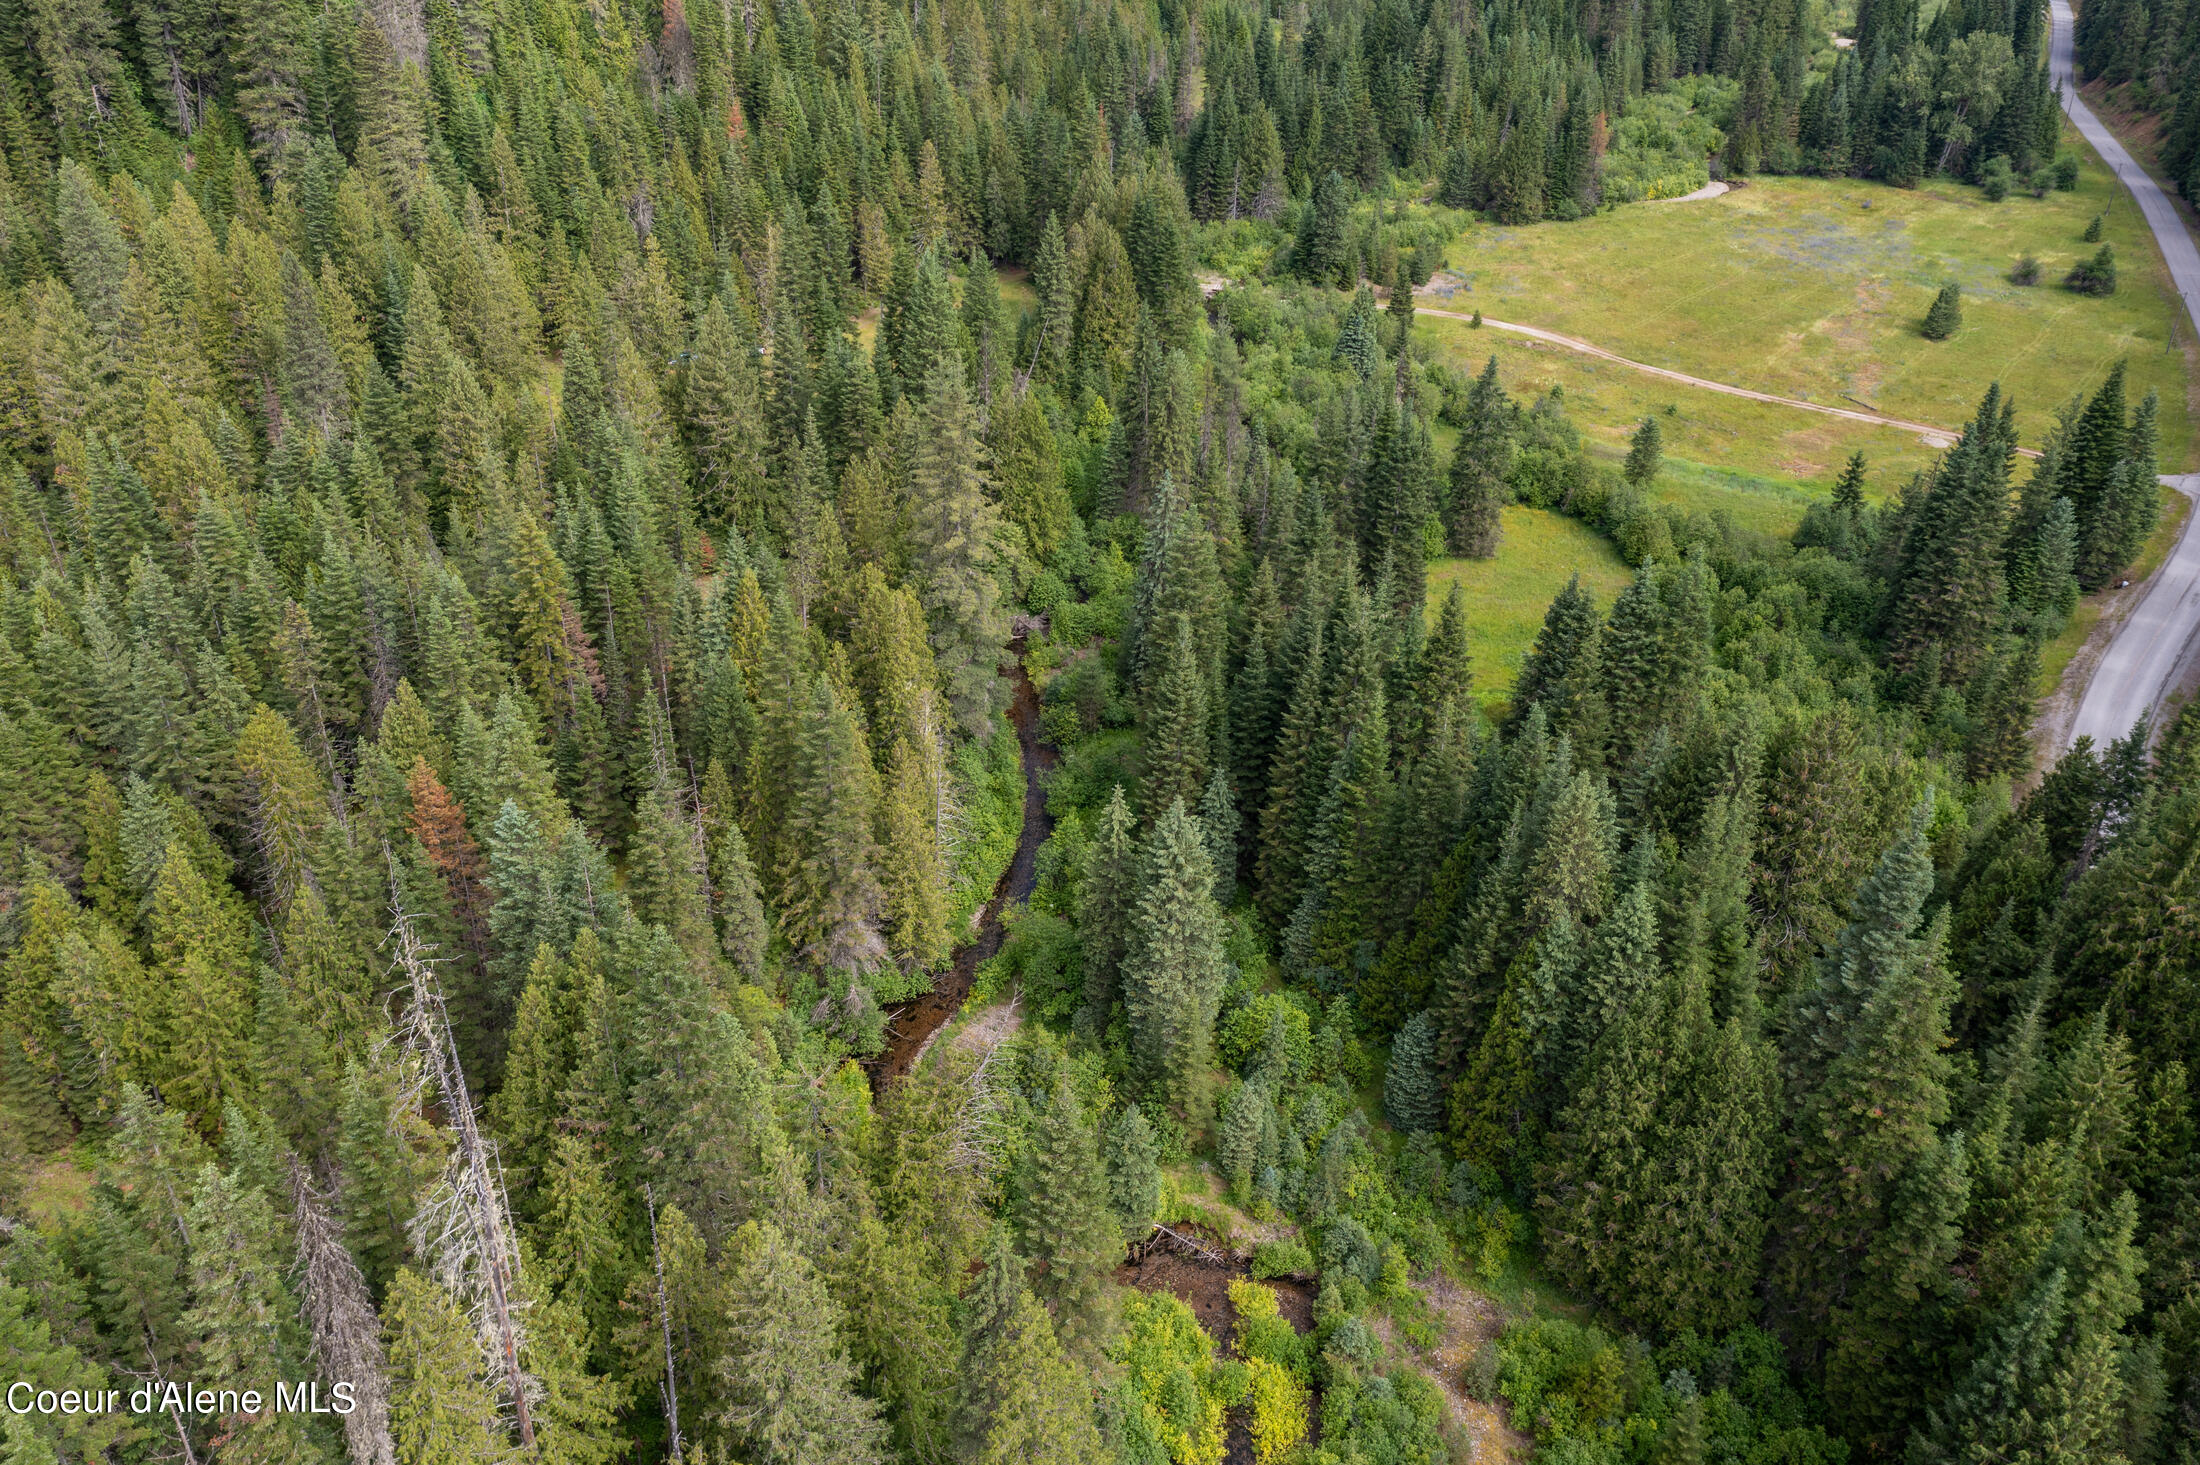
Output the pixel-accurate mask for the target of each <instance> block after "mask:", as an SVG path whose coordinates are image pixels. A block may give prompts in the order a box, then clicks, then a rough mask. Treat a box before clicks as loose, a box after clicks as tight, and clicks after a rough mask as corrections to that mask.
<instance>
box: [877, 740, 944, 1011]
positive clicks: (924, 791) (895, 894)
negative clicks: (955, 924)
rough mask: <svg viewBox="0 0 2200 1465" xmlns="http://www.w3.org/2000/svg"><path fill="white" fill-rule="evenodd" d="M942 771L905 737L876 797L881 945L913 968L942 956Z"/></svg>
mask: <svg viewBox="0 0 2200 1465" xmlns="http://www.w3.org/2000/svg"><path fill="white" fill-rule="evenodd" d="M941 781H942V780H941V770H939V769H938V768H936V767H935V766H934V764H933V761H932V760H929V759H927V758H925V757H924V756H923V755H922V754H920V753H919V752H918V751H917V749H916V747H915V746H914V745H912V744H911V743H910V742H909V741H908V740H907V739H902V740H900V741H897V742H896V743H895V744H894V748H893V752H892V755H891V756H890V757H889V758H888V760H887V767H886V783H885V787H884V789H883V790H882V792H881V795H880V818H879V846H880V853H879V879H880V883H881V885H882V887H883V888H884V892H885V901H886V904H885V921H886V944H887V947H888V949H889V950H891V951H892V952H893V954H894V956H895V958H896V959H897V960H899V961H901V962H902V963H903V964H904V965H905V967H906V968H907V969H909V970H913V971H928V970H930V969H932V968H934V967H937V966H938V965H939V964H940V962H942V961H943V960H945V959H946V957H947V954H948V949H949V945H950V942H949V938H948V930H947V907H948V889H947V862H946V859H945V857H944V855H943V854H942V852H941V849H940V839H939V820H938V811H939V803H940V790H939V784H940V783H941Z"/></svg>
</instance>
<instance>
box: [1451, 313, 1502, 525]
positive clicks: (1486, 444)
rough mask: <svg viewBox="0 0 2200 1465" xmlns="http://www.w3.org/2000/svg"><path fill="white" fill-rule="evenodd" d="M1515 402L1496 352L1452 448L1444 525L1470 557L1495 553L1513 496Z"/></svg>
mask: <svg viewBox="0 0 2200 1465" xmlns="http://www.w3.org/2000/svg"><path fill="white" fill-rule="evenodd" d="M1513 415H1514V409H1513V404H1512V402H1511V400H1510V399H1509V398H1507V397H1506V396H1505V392H1504V388H1502V387H1500V386H1499V385H1498V382H1497V358H1496V357H1495V356H1492V357H1491V358H1490V359H1489V364H1488V365H1486V366H1484V367H1483V368H1482V374H1481V375H1480V376H1479V377H1477V378H1475V382H1474V388H1473V390H1472V391H1470V392H1469V393H1468V394H1467V406H1466V414H1465V416H1466V420H1465V422H1464V423H1463V424H1462V425H1461V426H1460V429H1459V442H1458V444H1457V445H1456V446H1455V447H1454V448H1453V449H1452V457H1451V474H1450V477H1449V479H1448V481H1447V484H1446V489H1445V504H1444V525H1445V531H1446V535H1447V537H1448V539H1449V541H1450V543H1451V547H1452V549H1453V550H1454V551H1456V552H1457V553H1459V554H1463V555H1466V556H1467V557H1468V558H1470V559H1485V560H1486V559H1489V558H1491V557H1492V556H1494V555H1495V554H1496V553H1497V546H1498V541H1499V539H1500V538H1501V532H1502V526H1501V521H1500V517H1499V514H1500V510H1501V509H1502V508H1503V506H1504V505H1505V504H1506V502H1508V501H1509V499H1510V498H1511V490H1510V488H1509V487H1508V479H1509V477H1510V475H1511V472H1512V457H1513Z"/></svg>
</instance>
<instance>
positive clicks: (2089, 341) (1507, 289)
mask: <svg viewBox="0 0 2200 1465" xmlns="http://www.w3.org/2000/svg"><path fill="white" fill-rule="evenodd" d="M2070 137H2071V145H2072V146H2073V147H2076V148H2077V149H2078V150H2079V151H2080V155H2081V157H2082V158H2083V160H2084V167H2083V169H2082V171H2081V173H2080V177H2079V184H2078V188H2077V190H2076V191H2075V192H2074V193H2050V194H2048V195H2047V196H2046V197H2045V198H2040V199H2034V198H2031V197H2029V196H2028V195H2025V194H2022V193H2018V194H2012V195H2011V196H2010V197H2009V198H2008V199H2007V200H2006V201H2004V202H2002V203H1999V204H1994V203H1989V202H1987V201H1986V198H1985V195H1984V194H1983V193H1981V192H1980V191H1979V190H1978V189H1976V188H1972V187H1968V186H1966V185H1963V184H1959V183H1954V182H1949V181H1947V180H1933V181H1931V182H1928V183H1926V184H1925V185H1923V186H1921V187H1919V188H1916V189H1895V188H1888V187H1886V186H1885V185H1883V184H1878V183H1868V182H1857V181H1849V180H1841V181H1831V180H1823V179H1808V178H1774V177H1760V178H1755V179H1752V180H1750V181H1749V183H1748V184H1747V185H1746V186H1745V187H1742V188H1738V189H1736V190H1735V191H1734V192H1732V193H1729V194H1727V195H1726V196H1725V197H1723V198H1719V199H1714V200H1710V201H1708V202H1703V203H1691V204H1673V205H1659V204H1637V205H1630V206H1627V207H1623V208H1617V209H1613V210H1611V211H1609V212H1607V213H1603V214H1599V215H1596V216H1594V217H1592V218H1587V219H1582V220H1580V221H1578V222H1574V223H1550V224H1537V225H1531V226H1527V227H1519V228H1507V227H1500V226H1495V225H1483V224H1477V225H1475V226H1473V227H1471V228H1469V229H1468V230H1467V231H1466V232H1465V233H1464V234H1463V235H1461V236H1460V237H1459V238H1458V240H1457V241H1456V242H1455V243H1454V244H1453V245H1452V247H1451V249H1450V250H1449V252H1448V255H1447V259H1446V266H1447V268H1448V270H1449V271H1450V273H1451V275H1452V276H1454V277H1456V278H1457V280H1458V281H1460V282H1461V283H1460V285H1459V287H1458V288H1457V289H1456V290H1454V292H1453V293H1452V294H1451V295H1449V296H1448V297H1443V296H1439V295H1436V294H1431V293H1426V292H1424V294H1423V296H1422V303H1423V304H1427V305H1435V306H1440V307H1442V308H1447V309H1452V310H1458V311H1461V312H1467V311H1473V310H1477V309H1479V310H1481V311H1483V312H1484V313H1485V314H1487V315H1491V316H1495V317H1497V318H1498V319H1501V320H1509V321H1518V322H1521V323H1523V324H1528V325H1537V326H1542V327H1544V328H1546V329H1550V330H1556V331H1562V332H1565V333H1566V334H1568V335H1576V336H1580V337H1582V338H1584V339H1586V340H1590V341H1594V342H1596V343H1597V344H1598V345H1601V346H1604V347H1606V348H1608V349H1610V350H1614V351H1618V352H1620V353H1622V354H1624V355H1627V356H1629V357H1631V358H1633V359H1635V360H1638V361H1643V362H1646V363H1649V364H1652V365H1656V366H1664V367H1669V368H1673V369H1676V370H1681V371H1687V372H1689V373H1691V374H1693V375H1696V376H1702V377H1706V378H1709V379H1711V380H1715V381H1723V382H1731V383H1733V384H1735V385H1738V386H1748V387H1752V388H1755V389H1757V390H1760V391H1769V392H1774V393H1777V394H1779V395H1781V396H1788V397H1797V398H1802V399H1804V400H1808V401H1814V402H1822V403H1825V404H1827V405H1828V406H1838V407H1845V406H1854V405H1857V404H1858V403H1863V404H1865V405H1868V406H1870V407H1872V408H1875V409H1877V410H1879V411H1882V412H1886V413H1888V414H1889V415H1892V416H1897V417H1903V418H1907V419H1909V420H1911V421H1915V422H1923V423H1928V424H1931V425H1934V426H1939V427H1946V428H1950V429H1953V428H1957V427H1960V426H1961V425H1962V423H1963V422H1964V421H1965V420H1966V419H1967V418H1968V417H1969V415H1970V414H1971V412H1972V411H1973V409H1974V408H1975V407H1976V405H1977V403H1978V399H1979V396H1980V394H1981V393H1982V392H1983V391H1984V390H1985V388H1986V386H1987V384H1988V383H1989V382H1991V381H1996V380H1998V381H2000V382H2001V383H2002V384H2003V387H2004V389H2005V390H2007V391H2009V392H2011V393H2013V394H2014V396H2015V397H2016V401H2017V408H2018V423H2019V430H2020V433H2021V436H2022V440H2023V442H2024V443H2025V445H2026V446H2035V445H2037V443H2038V442H2039V440H2040V438H2041V436H2042V435H2043V434H2044V433H2045V431H2046V430H2047V428H2048V426H2049V423H2050V422H2051V420H2052V414H2053V411H2054V409H2055V407H2056V406H2057V405H2058V404H2060V403H2061V402H2063V401H2064V400H2065V399H2067V398H2068V397H2069V396H2070V395H2071V394H2072V393H2073V392H2076V391H2080V390H2085V389H2089V388H2091V387H2092V386H2094V385H2096V384H2097V383H2098V382H2099V381H2100V379H2101V376H2102V375H2103V373H2105V372H2106V371H2107V370H2108V368H2109V367H2110V366H2111V365H2112V364H2113V363H2114V362H2116V361H2117V360H2118V359H2119V358H2121V359H2124V360H2126V361H2128V362H2129V370H2130V376H2131V382H2132V388H2133V393H2134V395H2137V394H2138V393H2139V392H2143V391H2145V390H2146V389H2147V388H2149V387H2152V388H2154V389H2156V390H2158V391H2160V392H2161V394H2162V398H2163V401H2164V403H2165V404H2166V405H2167V406H2168V407H2169V408H2170V410H2167V411H2165V412H2164V413H2163V414H2162V446H2163V453H2162V460H2163V464H2164V467H2165V470H2174V469H2175V468H2177V467H2180V466H2182V467H2188V468H2189V467H2190V466H2191V461H2190V460H2191V457H2192V453H2193V447H2194V444H2193V441H2192V433H2191V426H2190V422H2189V416H2188V411H2189V405H2190V398H2189V396H2188V390H2189V387H2188V381H2189V377H2190V375H2191V373H2190V370H2189V366H2190V363H2189V362H2188V358H2187V353H2188V352H2189V351H2191V350H2192V349H2193V348H2194V345H2195V343H2194V342H2193V340H2192V339H2191V337H2192V332H2191V328H2190V326H2189V325H2188V324H2187V323H2186V322H2185V320H2184V317H2183V312H2182V309H2181V307H2180V306H2179V305H2178V303H2177V300H2176V298H2175V295H2174V293H2173V292H2172V291H2171V290H2170V288H2169V285H2168V279H2167V274H2166V272H2165V271H2164V269H2163V267H2162V264H2161V258H2160V255H2159V253H2158V252H2157V251H2156V249H2155V247H2154V243H2153V239H2152V236H2151V235H2150V234H2149V233H2148V232H2147V230H2146V226H2145V223H2144V221H2143V220H2142V219H2141V217H2140V214H2139V209H2138V205H2137V204H2136V203H2135V202H2134V201H2133V200H2132V198H2131V196H2130V194H2129V193H2128V192H2127V191H2126V190H2125V189H2124V188H2123V187H2122V186H2121V185H2120V184H2118V183H2117V182H2116V181H2115V179H2114V178H2113V176H2112V175H2110V174H2109V172H2108V171H2107V169H2106V168H2104V167H2103V166H2101V164H2100V163H2099V161H2098V159H2096V158H2095V157H2094V156H2093V155H2092V154H2091V152H2090V151H2087V150H2085V149H2084V148H2083V145H2082V144H2080V143H2077V142H2076V140H2075V134H2071V135H2070ZM2095 214H2102V215H2103V216H2104V225H2103V227H2104V238H2105V240H2106V241H2107V242H2108V243H2110V244H2112V245H2114V246H2115V249H2116V258H2117V263H2118V266H2119V270H2120V273H2121V288H2120V289H2119V290H2118V291H2117V293H2116V294H2115V295H2114V296H2111V297H2109V298H2107V299H2091V298H2087V297H2083V296H2079V295H2076V294H2073V293H2071V292H2070V291H2067V290H2065V289H2063V288H2062V287H2061V285H2060V283H2059V282H2060V280H2061V278H2062V276H2063V274H2064V272H2066V271H2067V270H2068V269H2069V268H2070V266H2071V265H2072V264H2073V263H2074V262H2075V261H2076V260H2078V259H2079V258H2081V257H2084V256H2086V255H2090V254H2091V253H2092V252H2093V250H2094V249H2095V248H2096V247H2097V246H2094V245H2089V244H2086V243H2084V242H2083V241H2082V238H2081V236H2082V235H2083V234H2084V232H2085V228H2086V224H2087V223H2088V221H2089V220H2091V219H2092V217H2093V216H2094V215H2095ZM2023 254H2031V255H2033V256H2035V257H2037V258H2038V259H2039V261H2040V263H2041V267H2042V283H2041V284H2039V285H2036V286H2030V287H2024V286H2018V285H2013V284H2010V283H2009V281H2008V273H2009V271H2010V269H2011V267H2012V266H2013V265H2014V264H2015V263H2016V260H2017V258H2018V256H2020V255H2023ZM1951 279H1952V280H1955V281H1957V282H1958V283H1959V284H1961V285H1962V287H1963V292H1964V302H1963V305H1964V323H1963V328H1962V330H1961V331H1960V332H1959V333H1958V334H1957V335H1956V336H1955V337H1954V338H1953V339H1952V340H1949V341H1942V342H1934V341H1927V340H1926V339H1924V337H1923V336H1922V335H1920V334H1919V332H1918V323H1919V322H1920V321H1921V320H1922V319H1923V318H1924V314H1925V309H1926V307H1927V306H1928V305H1929V304H1930V303H1931V300H1932V296H1933V292H1934V291H1935V290H1937V289H1938V288H1939V286H1940V285H1941V284H1942V283H1943V282H1944V281H1947V280H1951ZM1430 324H1431V325H1447V324H1451V323H1448V322H1435V321H1431V322H1430ZM1473 334H1474V336H1476V337H1477V338H1478V339H1475V340H1473V341H1472V342H1471V347H1472V350H1471V351H1470V352H1469V354H1474V353H1478V352H1486V350H1487V349H1488V348H1487V347H1486V346H1484V344H1483V343H1484V341H1487V340H1491V339H1494V338H1496V337H1497V336H1498V335H1499V334H1500V333H1498V332H1494V331H1482V332H1477V333H1473ZM1539 354H1557V353H1555V352H1554V351H1552V350H1551V348H1542V351H1541V352H1539ZM1506 355H1507V352H1506V351H1505V350H1504V349H1503V348H1502V347H1501V348H1499V356H1500V369H1501V370H1502V369H1503V366H1504V364H1505V356H1506ZM1575 360H1576V362H1581V363H1584V366H1583V367H1570V366H1556V365H1554V366H1552V367H1550V368H1547V371H1548V374H1549V375H1551V376H1553V377H1554V378H1561V379H1563V378H1564V377H1566V376H1568V375H1569V374H1573V373H1575V372H1581V373H1583V374H1585V375H1602V374H1609V373H1621V372H1624V371H1625V368H1622V367H1617V366H1613V365H1611V364H1610V363H1594V364H1595V365H1596V366H1598V367H1601V368H1603V372H1602V373H1588V372H1586V371H1585V366H1586V364H1587V363H1588V361H1589V359H1588V358H1578V357H1577V358H1575ZM1633 375H1635V376H1636V380H1637V383H1638V384H1639V385H1638V386H1637V387H1636V388H1635V389H1634V390H1632V391H1630V390H1629V389H1628V388H1626V387H1624V386H1617V385H1616V384H1613V383H1608V382H1607V383H1605V384H1603V389H1604V392H1605V394H1606V395H1607V396H1609V397H1610V398H1612V399H1613V400H1612V401H1611V404H1610V405H1611V406H1612V407H1613V408H1616V409H1620V410H1617V411H1614V412H1611V413H1609V414H1607V413H1606V412H1604V411H1593V412H1592V411H1589V410H1582V411H1578V412H1577V414H1576V415H1577V419H1578V420H1580V421H1581V422H1582V424H1583V426H1584V428H1585V429H1587V430H1590V431H1591V432H1592V433H1595V432H1597V431H1598V430H1599V429H1603V430H1604V431H1606V432H1609V431H1612V430H1614V429H1615V428H1622V429H1623V426H1624V423H1625V421H1626V419H1627V418H1628V416H1629V415H1635V416H1639V415H1640V414H1639V411H1634V410H1633V409H1635V408H1636V407H1637V406H1639V405H1640V404H1641V403H1643V402H1645V401H1651V402H1659V401H1661V399H1676V400H1677V399H1679V398H1680V397H1681V394H1682V393H1683V392H1684V391H1685V390H1686V389H1683V388H1679V387H1677V386H1675V385H1673V384H1671V383H1666V382H1662V381H1659V380H1658V379H1656V378H1649V377H1642V376H1640V375H1639V374H1633ZM1568 392H1569V395H1572V392H1573V389H1572V387H1571V386H1569V388H1568ZM1697 395H1702V396H1713V395H1715V394H1697ZM1725 400H1726V401H1727V402H1730V403H1732V404H1733V405H1732V406H1731V407H1728V408H1713V407H1709V406H1708V405H1706V406H1705V407H1704V409H1703V410H1702V420H1703V422H1704V424H1705V425H1704V427H1703V428H1702V430H1701V431H1700V432H1698V433H1697V434H1695V437H1696V438H1697V439H1699V441H1691V440H1690V435H1689V434H1688V433H1687V432H1685V431H1684V432H1683V433H1681V434H1680V435H1679V436H1680V438H1681V441H1679V442H1677V443H1676V442H1675V441H1673V439H1672V437H1671V436H1669V439H1668V445H1667V451H1668V452H1669V453H1671V454H1672V455H1674V456H1676V457H1683V458H1688V459H1691V460H1693V461H1697V462H1700V463H1702V464H1704V465H1705V466H1706V467H1712V468H1733V469H1739V470H1741V471H1743V472H1745V473H1750V474H1758V475H1763V476H1777V477H1784V478H1792V479H1799V480H1804V481H1809V480H1813V479H1824V478H1826V477H1829V476H1830V473H1831V472H1832V470H1833V468H1834V467H1837V466H1838V461H1837V460H1838V459H1839V458H1840V457H1845V456H1846V452H1847V450H1848V445H1849V444H1850V442H1851V434H1850V431H1849V425H1847V424H1843V423H1840V422H1839V421H1838V420H1837V419H1831V418H1819V419H1817V420H1816V421H1815V422H1797V421H1796V420H1795V419H1797V418H1800V417H1804V416H1806V415H1807V414H1803V413H1799V412H1796V411H1795V410H1794V409H1792V408H1780V407H1775V406H1771V405H1769V404H1759V403H1748V402H1744V401H1742V400H1741V399H1738V398H1727V399H1725ZM2180 407H2185V408H2188V410H2177V409H2178V408H2180ZM1682 410H1683V412H1684V413H1686V412H1689V411H1690V410H1692V409H1691V407H1690V406H1689V405H1684V406H1683V409H1682ZM1757 414H1772V415H1775V416H1776V418H1777V422H1771V421H1767V420H1765V418H1763V417H1758V420H1756V421H1753V422H1745V421H1744V420H1743V419H1744V418H1746V417H1750V416H1756V415H1757ZM1722 428H1723V429H1727V430H1729V431H1732V432H1733V433H1735V434H1736V436H1737V440H1736V442H1735V444H1734V445H1733V446H1732V447H1730V448H1728V449H1727V450H1725V451H1721V444H1720V443H1718V442H1717V441H1714V439H1717V438H1719V437H1722V436H1724V435H1725V434H1724V433H1723V432H1722V431H1721V429H1722ZM1767 429H1769V430H1767ZM1854 431H1855V432H1856V433H1861V434H1866V435H1875V434H1881V433H1883V432H1884V430H1882V429H1875V428H1868V427H1864V426H1862V425H1860V424H1859V425H1856V426H1855V429H1854ZM1897 436H1899V435H1897ZM1749 437H1754V438H1755V439H1757V441H1756V443H1755V444H1754V445H1751V444H1750V443H1747V442H1745V441H1742V439H1744V438H1749ZM1909 441H1910V443H1911V444H1914V445H1915V451H1914V452H1913V451H1911V450H1910V449H1907V448H1896V449H1895V450H1894V451H1892V452H1890V453H1888V454H1887V457H1888V458H1889V460H1890V466H1894V463H1895V462H1896V461H1899V460H1902V459H1906V458H1912V457H1915V458H1920V459H1922V458H1928V457H1930V456H1931V453H1930V450H1929V449H1926V448H1925V447H1924V445H1923V444H1921V443H1917V441H1916V439H1915V438H1914V437H1912V438H1911V439H1909ZM1855 445H1856V446H1862V447H1864V448H1865V451H1866V452H1867V453H1869V452H1870V451H1871V448H1870V447H1869V446H1868V445H1867V444H1866V443H1865V442H1864V441H1863V440H1861V439H1858V440H1856V444H1855ZM1903 476H1907V475H1906V473H1905V474H1904V475H1903Z"/></svg>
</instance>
